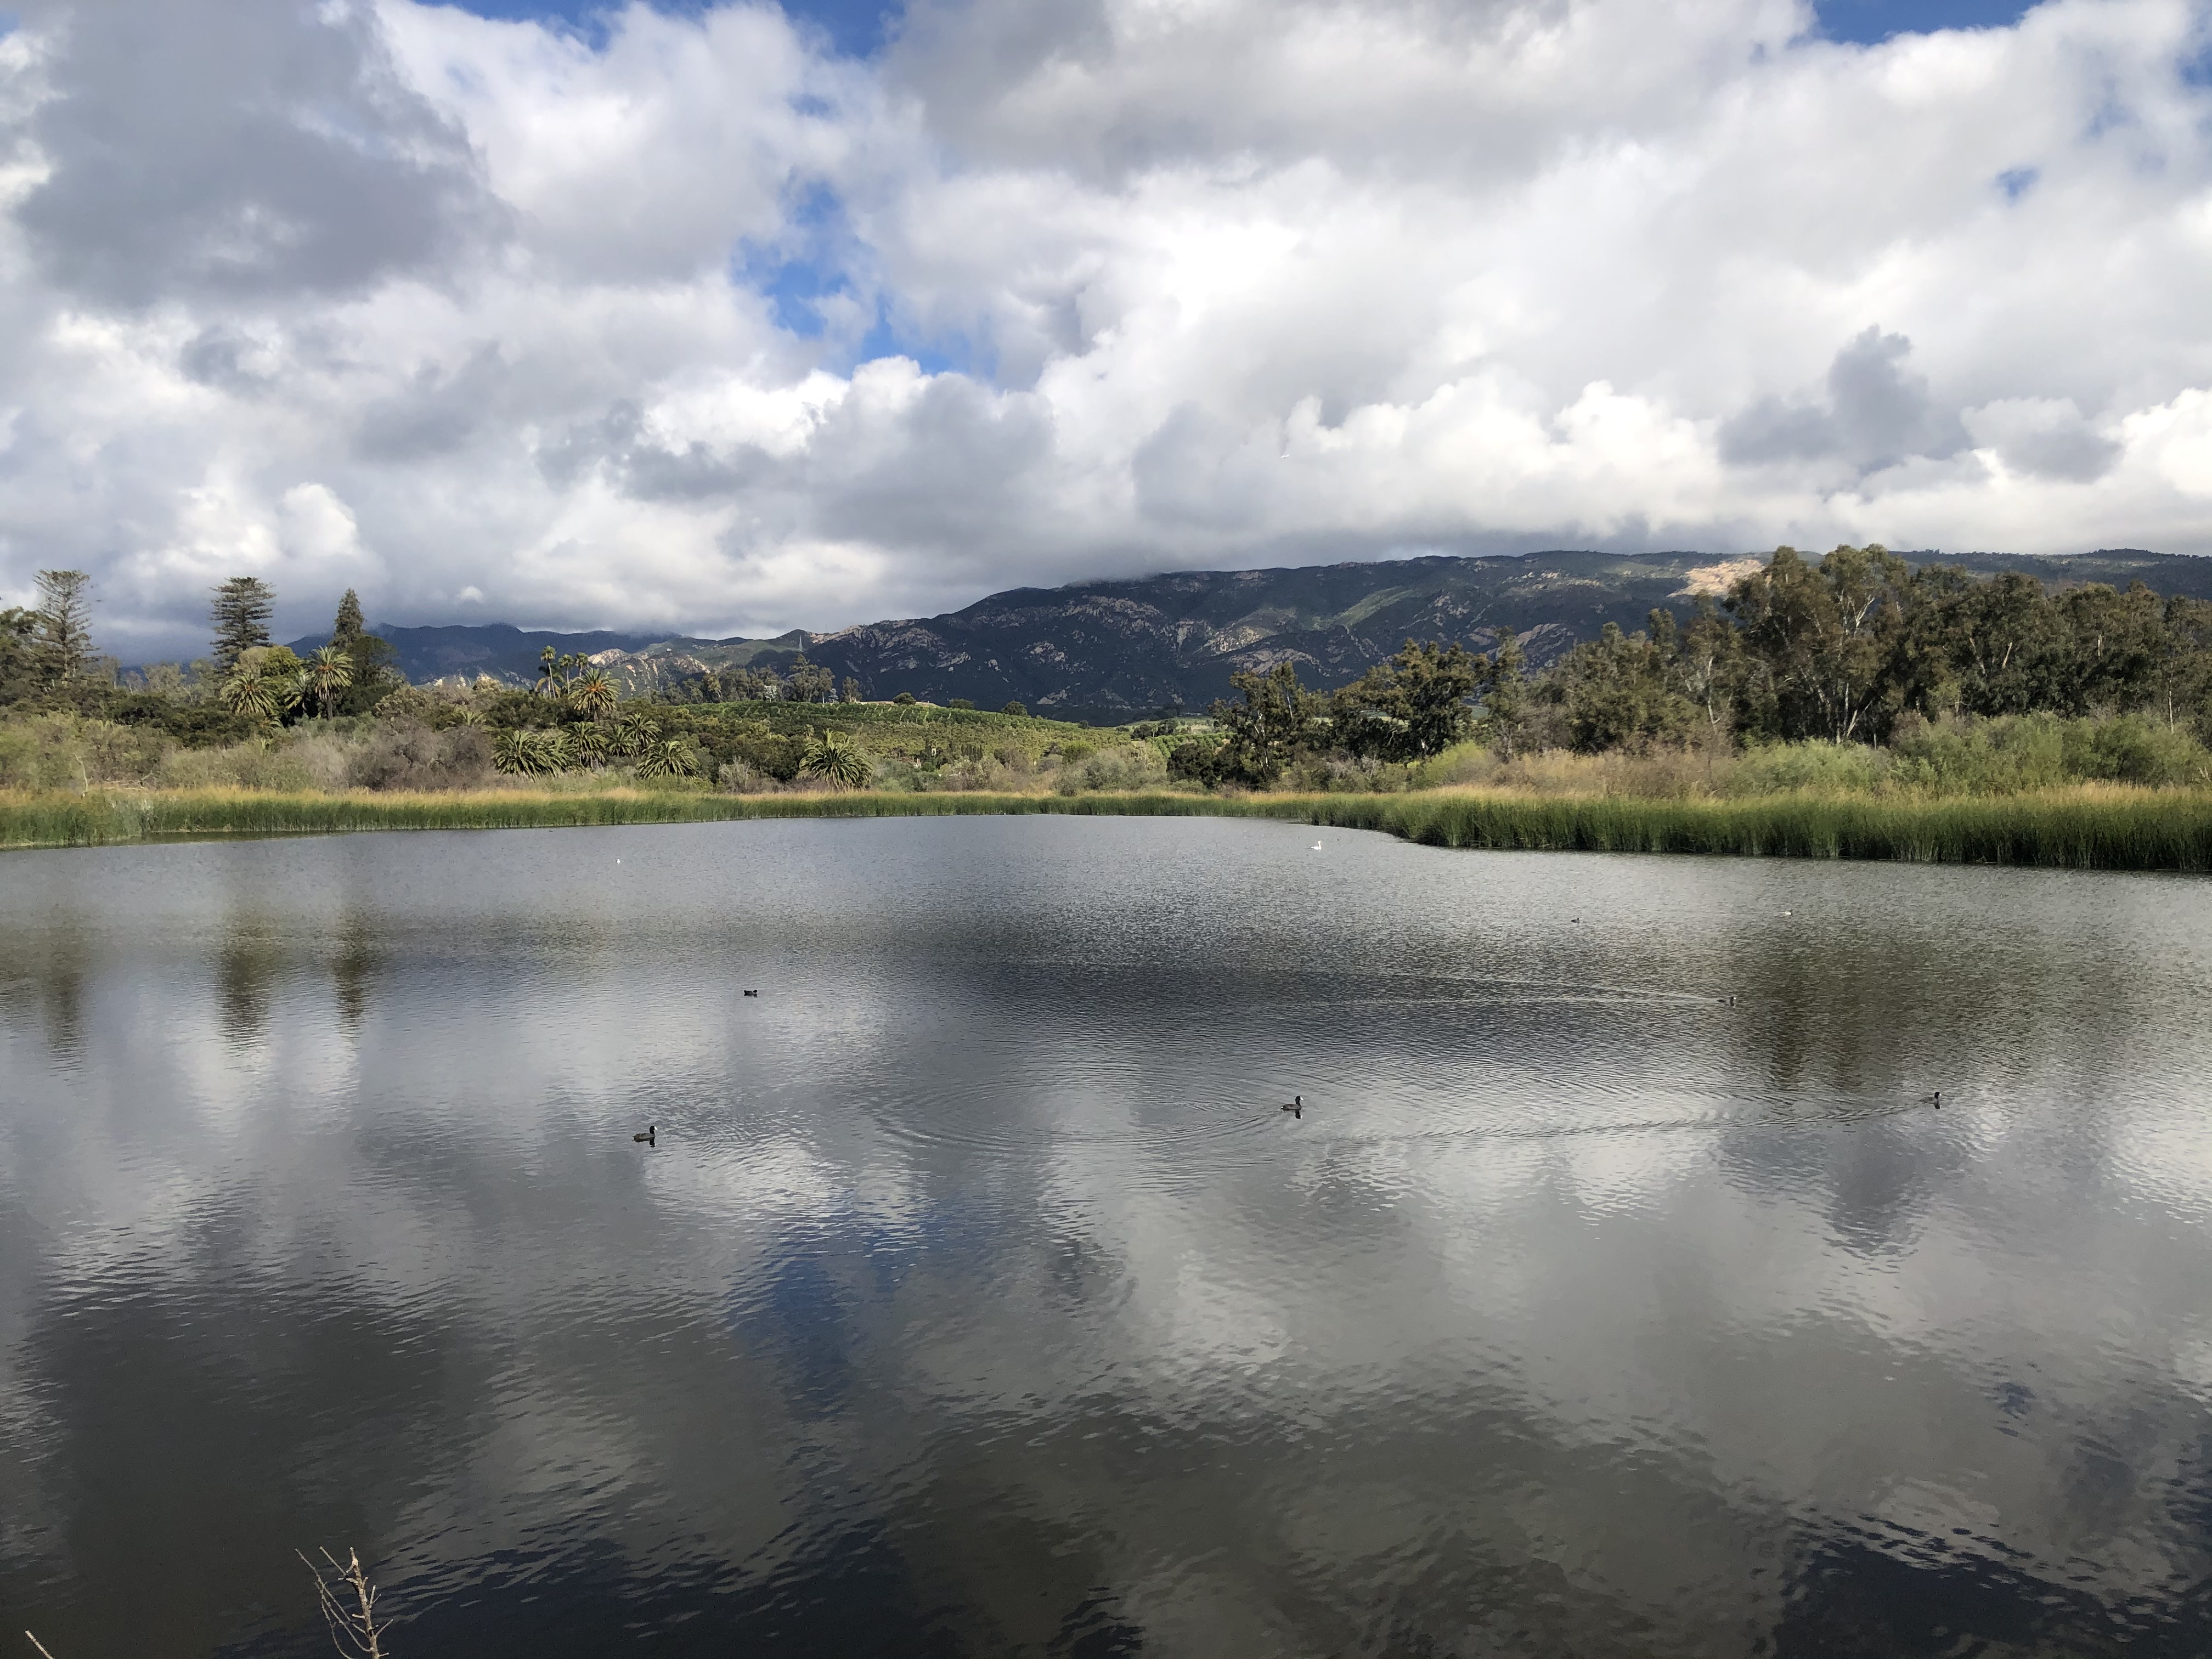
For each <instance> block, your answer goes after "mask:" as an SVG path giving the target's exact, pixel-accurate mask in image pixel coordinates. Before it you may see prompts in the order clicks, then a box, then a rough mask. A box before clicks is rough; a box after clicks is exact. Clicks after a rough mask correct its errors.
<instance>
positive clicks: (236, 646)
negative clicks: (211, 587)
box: [214, 576, 276, 674]
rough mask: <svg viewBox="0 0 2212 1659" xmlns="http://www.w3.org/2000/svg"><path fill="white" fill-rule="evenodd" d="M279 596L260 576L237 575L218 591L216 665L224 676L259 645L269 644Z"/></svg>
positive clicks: (216, 597) (216, 599) (216, 595)
mask: <svg viewBox="0 0 2212 1659" xmlns="http://www.w3.org/2000/svg"><path fill="white" fill-rule="evenodd" d="M275 614H276V594H275V593H273V592H270V588H269V584H268V583H266V582H264V581H263V580H261V579H260V578H259V577H258V576H233V577H232V578H231V579H230V580H228V581H227V582H225V583H224V584H223V585H222V586H221V587H218V588H216V591H215V608H214V618H215V665H216V667H217V668H219V669H221V670H222V671H223V672H224V673H226V674H227V673H228V672H229V671H231V670H232V669H234V668H235V667H236V666H238V659H239V658H240V657H241V656H243V655H244V654H245V653H246V652H248V651H251V650H252V649H253V648H254V647H256V646H260V645H266V644H268V643H269V618H270V617H272V616H274V615H275Z"/></svg>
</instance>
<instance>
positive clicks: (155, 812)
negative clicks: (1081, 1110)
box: [0, 789, 1237, 848]
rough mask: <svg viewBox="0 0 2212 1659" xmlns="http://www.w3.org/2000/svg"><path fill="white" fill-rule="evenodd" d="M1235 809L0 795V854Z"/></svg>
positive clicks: (1131, 798) (505, 792) (1084, 803)
mask: <svg viewBox="0 0 2212 1659" xmlns="http://www.w3.org/2000/svg"><path fill="white" fill-rule="evenodd" d="M1235 810H1237V808H1236V806H1235V805H1234V804H1233V803H1230V802H1226V801H1218V800H1209V799H1206V798H1203V797H1200V796H1194V795H1166V794H1159V795H1073V796H1061V795H1015V794H987V793H960V794H953V793H944V794H916V793H904V792H899V791H858V792H854V793H845V794H832V793H820V794H811V793H810V794H789V795H710V794H700V793H677V792H673V791H670V792H665V793H661V792H655V791H651V790H610V791H605V792H603V793H595V794H567V793H554V792H552V791H550V790H530V789H500V790H483V791H475V792H465V793H464V792H454V793H420V794H410V793H398V792H392V793H368V792H365V791H364V792H357V793H346V794H322V793H281V792H274V791H262V790H248V789H216V790H114V791H109V792H104V793H103V792H90V793H55V794H38V795H25V794H14V795H10V794H0V847H8V848H28V847H97V846H106V845H114V844H119V843H125V842H144V841H159V840H164V839H191V838H197V837H211V836H287V835H331V834H339V833H343V832H346V831H349V830H357V829H574V828H578V827H581V826H585V825H591V824H627V823H711V822H715V821H718V820H723V819H738V818H876V817H965V816H970V815H977V814H985V815H1004V814H1007V813H1022V812H1060V813H1075V814H1097V813H1114V814H1138V815H1142V816H1146V817H1169V816H1175V815H1178V814H1182V815H1188V814H1191V813H1204V812H1209V811H1211V812H1220V811H1235Z"/></svg>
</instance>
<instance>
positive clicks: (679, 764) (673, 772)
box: [637, 738, 696, 778]
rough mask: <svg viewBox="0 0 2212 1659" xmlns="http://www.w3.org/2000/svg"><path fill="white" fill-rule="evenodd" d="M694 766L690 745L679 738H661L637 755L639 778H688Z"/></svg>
mask: <svg viewBox="0 0 2212 1659" xmlns="http://www.w3.org/2000/svg"><path fill="white" fill-rule="evenodd" d="M695 769H696V762H695V761H694V760H693V759H692V756H691V748H690V744H687V743H685V742H684V739H683V738H660V739H659V740H658V741H656V742H654V743H653V744H649V745H648V746H647V748H646V750H645V752H644V753H643V754H641V755H640V756H639V757H637V775H638V776H640V777H641V778H688V777H690V775H691V774H692V772H693V771H694V770H695Z"/></svg>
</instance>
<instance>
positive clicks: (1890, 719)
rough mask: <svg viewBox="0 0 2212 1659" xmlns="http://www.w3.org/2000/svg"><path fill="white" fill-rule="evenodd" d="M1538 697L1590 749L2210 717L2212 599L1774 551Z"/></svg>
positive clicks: (1568, 664)
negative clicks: (1987, 723)
mask: <svg viewBox="0 0 2212 1659" xmlns="http://www.w3.org/2000/svg"><path fill="white" fill-rule="evenodd" d="M1541 700H1542V702H1543V703H1544V704H1545V705H1547V706H1548V707H1549V708H1552V709H1553V710H1555V711H1557V713H1558V715H1559V719H1560V720H1562V721H1563V723H1564V727H1565V736H1566V738H1567V740H1568V741H1569V743H1571V745H1572V746H1573V747H1575V748H1577V749H1580V750H1585V751H1591V750H1606V749H1636V748H1648V747H1650V746H1651V745H1653V744H1682V743H1686V742H1691V741H1694V740H1697V739H1699V738H1735V739H1737V740H1748V741H1758V740H1789V739H1795V738H1822V739H1826V740H1827V741H1830V742H1835V743H1850V742H1858V743H1883V742H1887V740H1888V739H1889V738H1891V737H1892V736H1893V733H1894V732H1895V731H1896V729H1897V727H1898V725H1899V722H1900V721H1903V720H1908V719H1919V720H1934V719H1940V718H1942V717H1943V716H1946V715H1957V714H1966V715H1977V716H1982V717H1998V716H2005V715H2021V714H2053V715H2058V716H2062V717H2067V718H2077V717H2080V716H2083V715H2090V714H2143V715H2146V716H2148V717H2150V718H2154V719H2155V720H2159V721H2160V722H2162V723H2165V724H2167V725H2174V726H2179V725H2191V726H2197V725H2199V724H2200V723H2202V722H2203V721H2204V720H2206V719H2207V717H2208V716H2212V603H2207V602H2206V601H2204V600H2202V599H2181V598H2173V599H2162V598H2160V596H2159V595H2158V594H2156V593H2154V592H2151V591H2150V589H2149V588H2148V587H2146V586H2143V585H2142V583H2140V582H2137V583H2136V584H2135V585H2133V586H2130V588H2129V589H2128V591H2127V592H2124V593H2123V592H2115V591H2114V590H2112V588H2109V587H2105V586H2096V585H2093V584H2092V585H2087V586H2080V587H2075V588H2069V589H2068V590H2066V591H2064V592H2060V593H2057V594H2052V593H2049V592H2045V589H2044V587H2043V585H2042V584H2041V583H2040V582H2039V581H2037V580H2035V579H2034V578H2033V576H2029V575H2026V574H2018V573H2009V572H2008V573H2006V574H2000V575H1996V576H1992V577H1988V578H1976V577H1973V576H1970V575H1967V574H1965V573H1963V572H1960V571H1958V570H1954V569H1949V568H1944V567H1941V566H1924V567H1923V568H1920V569H1918V570H1913V569H1911V568H1908V567H1907V566H1906V564H1905V562H1904V561H1903V560H1902V559H1900V558H1899V557H1898V556H1896V555H1895V554H1893V553H1891V552H1889V551H1887V550H1886V549H1883V548H1881V547H1879V546H1870V547H1838V548H1837V549H1836V550H1834V551H1833V552H1832V553H1830V554H1828V555H1827V556H1826V557H1825V558H1823V559H1821V560H1820V562H1818V563H1817V564H1815V563H1813V562H1810V561H1808V560H1807V559H1806V558H1805V557H1804V556H1802V555H1801V554H1799V553H1798V552H1797V551H1796V550H1795V549H1794V548H1788V547H1784V548H1780V549H1778V550H1776V552H1775V555H1774V557H1773V559H1772V561H1771V562H1769V563H1768V564H1767V565H1766V566H1765V568H1763V569H1761V570H1759V571H1758V572H1756V573H1755V574H1751V575H1748V576H1746V577H1744V578H1743V579H1742V580H1740V581H1738V582H1737V583H1736V584H1735V586H1733V587H1732V588H1730V589H1729V592H1728V593H1727V594H1726V596H1725V597H1723V598H1722V599H1720V600H1718V601H1717V602H1716V601H1715V600H1713V599H1710V598H1707V599H1700V600H1699V602H1698V603H1697V605H1696V606H1695V607H1694V609H1693V610H1692V612H1691V614H1690V616H1689V617H1687V618H1686V619H1682V618H1678V617H1675V616H1674V613H1673V612H1671V611H1654V612H1652V614H1651V620H1650V628H1649V629H1647V630H1646V631H1644V632H1641V633H1638V634H1634V635H1625V636H1624V635H1621V634H1620V631H1619V630H1618V629H1608V630H1607V632H1606V634H1605V635H1603V636H1602V637H1601V638H1599V639H1597V640H1594V641H1589V642H1587V643H1585V644H1583V645H1580V646H1577V647H1575V649H1574V650H1572V651H1571V652H1569V653H1567V655H1566V657H1565V659H1562V660H1561V661H1560V662H1559V663H1558V664H1557V665H1554V666H1553V669H1552V671H1550V672H1549V673H1548V674H1547V675H1546V676H1545V682H1544V685H1543V687H1542V693H1541Z"/></svg>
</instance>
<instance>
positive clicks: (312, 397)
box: [0, 0, 2212, 661]
mask: <svg viewBox="0 0 2212 1659" xmlns="http://www.w3.org/2000/svg"><path fill="white" fill-rule="evenodd" d="M0 266H4V271H5V281H4V282H0V604H11V603H23V602H26V601H27V599H29V597H30V595H31V592H32V586H33V576H34V574H35V573H36V572H37V571H38V570H39V569H40V568H56V567H70V568H82V569H85V570H88V571H90V572H91V573H92V574H93V576H94V583H95V586H94V593H95V597H96V601H97V603H96V606H95V611H94V624H95V629H96V634H97V636H98V638H99V640H100V643H101V645H102V647H104V648H106V649H107V650H110V651H112V652H113V653H115V654H117V655H118V656H120V657H122V658H123V659H125V660H126V661H137V660H146V659H151V658H154V657H156V656H161V655H173V654H182V653H190V652H192V651H195V650H198V649H204V644H203V641H204V635H205V628H204V618H205V614H206V605H207V598H208V594H209V591H210V589H211V588H212V587H213V586H215V585H216V583H218V582H220V581H222V580H224V579H225V578H227V577H229V576H233V575H240V574H252V575H258V576H260V577H261V578H263V579H264V580H266V581H268V582H270V584H271V586H273V587H275V589H276V592H277V594H278V596H279V602H280V605H279V615H278V620H279V625H280V629H285V630H290V629H295V628H296V629H299V630H300V631H303V632H304V631H306V630H307V629H309V628H311V627H313V626H315V625H317V624H319V623H326V621H327V617H328V615H329V613H330V612H331V610H332V609H333V608H334V606H335V605H336V603H337V597H338V595H339V594H340V593H341V592H343V590H344V589H345V588H347V587H349V586H350V587H354V588H356V589H358V590H359V592H360V593H361V595H362V599H363V601H364V603H365V605H367V607H368V612H369V614H370V616H371V617H372V619H374V620H377V621H380V622H386V623H433V622H492V621H507V622H514V623H521V624H524V625H526V626H538V627H563V628H586V627H611V628H623V629H660V628H671V629H681V630H683V631H684V632H688V633H694V634H708V635H726V634H733V633H745V634H756V635H758V634H769V633H775V632H780V631H781V630H783V629H787V628H790V627H793V626H799V627H806V628H811V629H824V630H826V629H835V628H837V627H842V626H845V625H848V624H852V623H861V622H867V621H873V620H877V619H879V618H884V617H897V616H912V615H927V614H931V613H933V612H935V611H941V610H945V609H949V608H952V607H956V606H957V605H963V604H966V603H969V602H970V601H972V600H974V599H978V598H980V597H981V596H982V595H984V594H986V593H988V592H994V591H997V590H1000V589H1003V588H1006V587H1010V586H1023V585H1037V586H1050V585H1054V584H1058V583H1061V582H1066V581H1074V580H1088V579H1092V578H1098V577H1107V576H1115V575H1133V574H1143V573H1147V572H1152V571H1156V570H1163V569H1171V568H1233V567H1249V566H1255V565H1262V564H1297V563H1317V562H1331V561H1336V560H1341V559H1382V558H1391V557H1401V556H1408V555H1414V554H1422V553H1433V552H1457V553H1513V552H1521V551H1525V550H1533V549H1539V548H1546V547H1557V546H1580V547H1602V548H1610V549H1615V550H1622V551H1637V550H1661V549H1697V550H1709V551H1711V552H1713V553H1715V554H1717V555H1731V554H1740V553H1742V552H1745V551H1750V550H1759V549H1764V548H1771V547H1773V546H1775V545H1777V544H1780V543H1784V542H1787V543H1790V544H1793V545H1797V546H1801V547H1809V548H1813V549H1816V550H1818V549H1824V548H1826V547H1827V546H1831V545H1833V544H1836V543H1838V542H1839V541H1850V542H1854V543H1858V542H1863V541H1868V540H1878V541H1881V542H1883V543H1886V544H1888V545H1891V546H1893V547H1899V548H1906V549H1923V548H1946V549H1949V550H2009V551H2015V552H2023V553H2039V552H2066V551H2075V550H2086V549H2090V548H2096V547H2129V546H2132V547H2148V548H2154V549H2159V550H2167V551H2173V552H2193V553H2202V552H2212V307H2208V305H2207V304H2206V300H2205V296H2206V295H2208V294H2212V3H2208V0H2044V3H2041V4H2039V5H2034V6H2033V7H2023V6H2021V5H2018V4H2007V3H1994V0H1926V3H1918V4H1916V3H1910V0H1825V3H1823V4H1822V5H1821V6H1820V8H1819V9H1818V10H1817V11H1816V10H1815V9H1814V7H1813V6H1812V5H1810V4H1808V3H1805V0H1694V3H1671V4H1654V3H1652V0H1060V3H1054V4H1051V5H1039V4H1036V3H1035V0H902V3H901V4H898V5H895V6H890V7H884V6H879V5H878V4H876V3H873V0H808V3H805V4H795V5H794V7H793V9H792V10H790V11H789V12H787V11H785V10H781V9H777V8H776V7H775V6H773V5H766V4H755V3H706V0H686V3H682V4H671V5H668V6H665V7H664V8H662V9H652V8H649V7H647V6H643V5H633V6H629V7H628V8H622V7H593V6H588V5H584V4H580V3H575V0H561V3H556V4H537V5H526V4H524V3H522V0H471V9H462V8H461V7H459V6H454V5H426V4H419V3H415V0H98V3H96V4H94V3H79V0H14V3H13V5H12V8H11V9H10V10H9V19H8V26H7V27H5V30H4V33H0Z"/></svg>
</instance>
